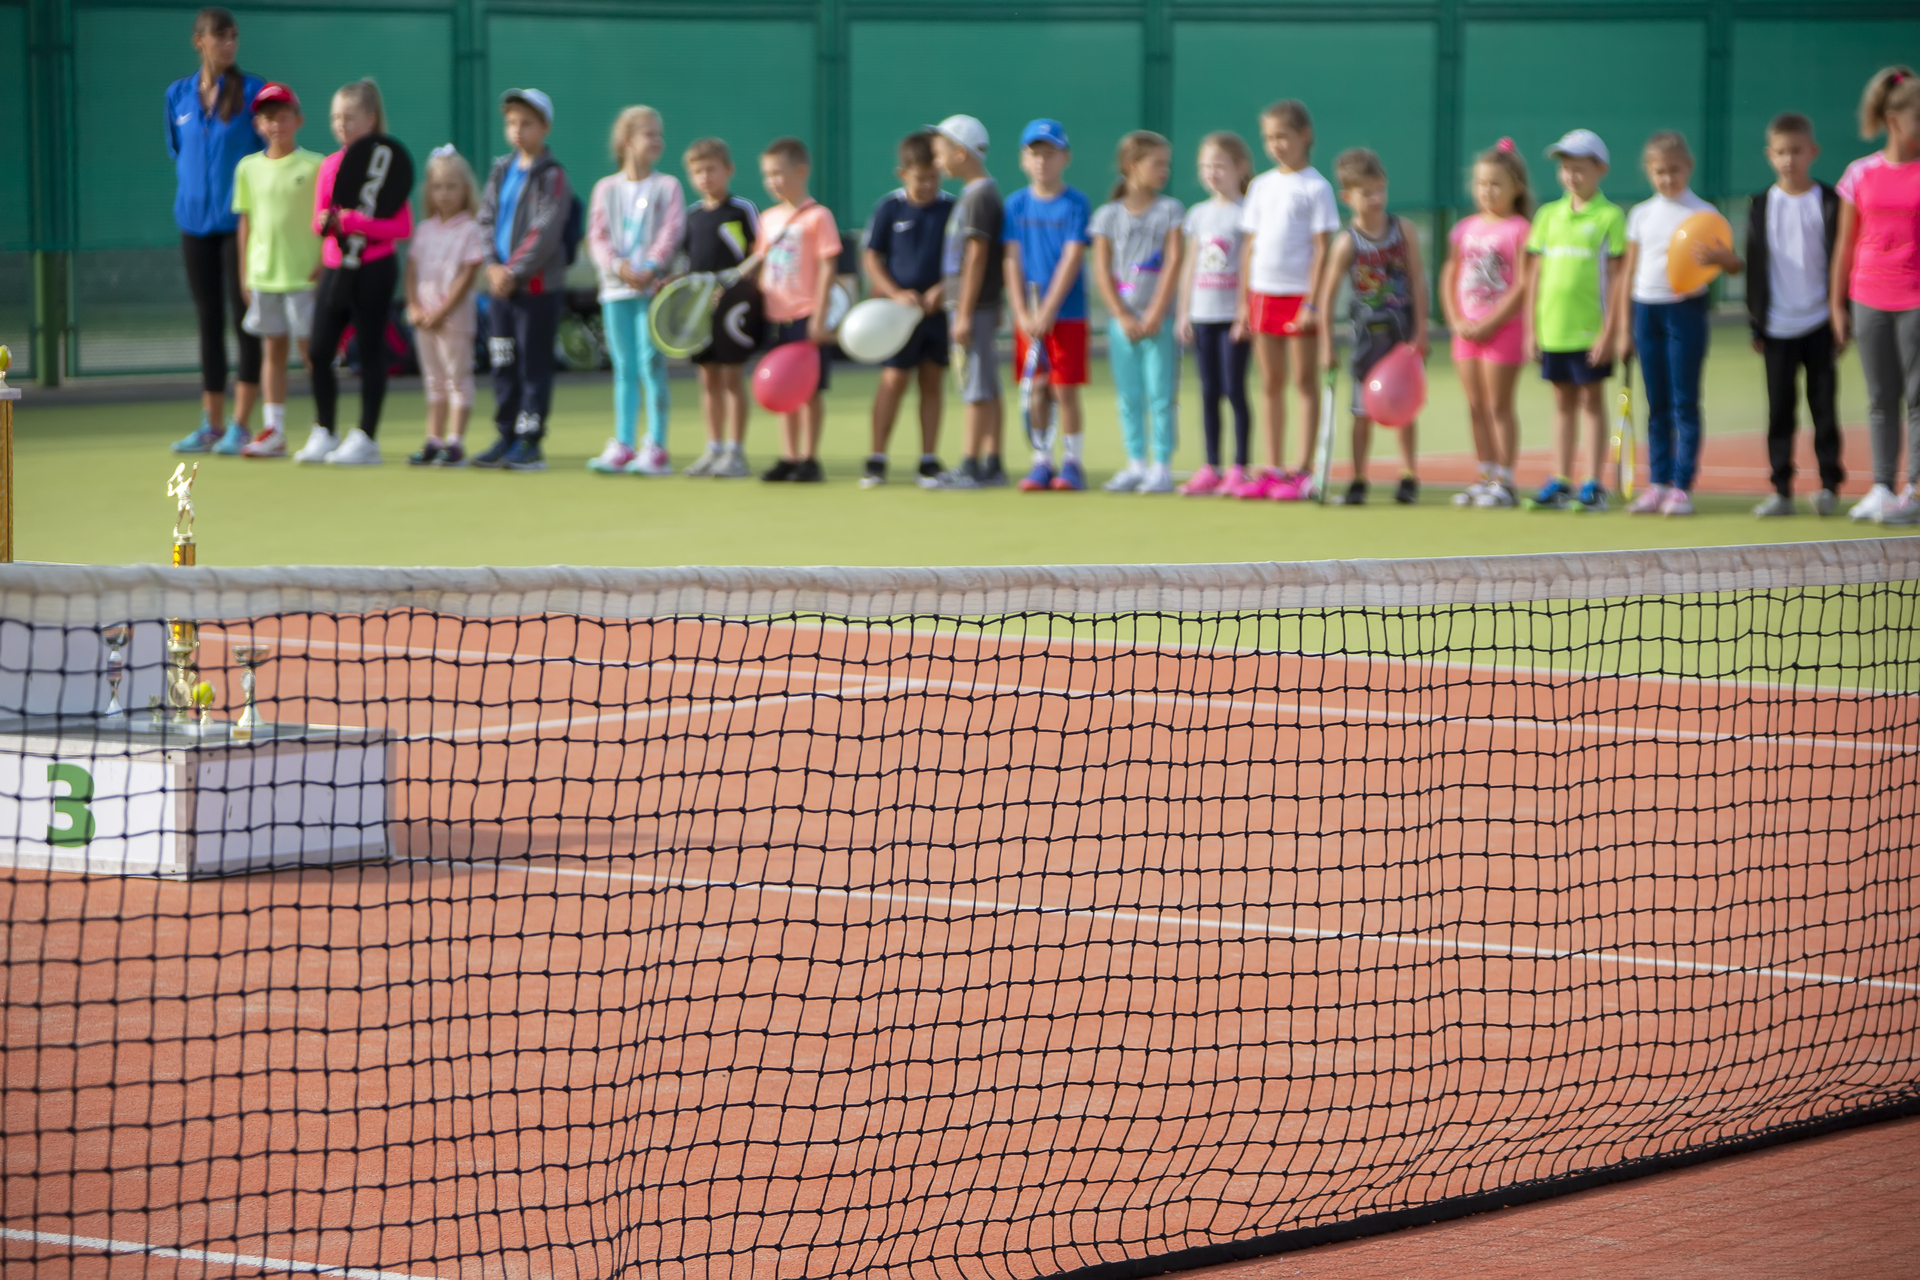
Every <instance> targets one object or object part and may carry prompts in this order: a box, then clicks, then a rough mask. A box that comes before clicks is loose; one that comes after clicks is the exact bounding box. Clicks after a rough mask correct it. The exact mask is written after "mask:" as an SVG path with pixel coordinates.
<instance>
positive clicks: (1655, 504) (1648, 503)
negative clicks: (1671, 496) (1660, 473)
mask: <svg viewBox="0 0 1920 1280" xmlns="http://www.w3.org/2000/svg"><path fill="white" fill-rule="evenodd" d="M1666 500H1667V486H1666V485H1664V484H1650V485H1648V486H1647V487H1646V488H1644V489H1642V490H1641V491H1640V492H1639V493H1637V494H1635V495H1634V496H1633V501H1632V502H1629V503H1628V504H1627V513H1628V514H1629V515H1636V516H1657V515H1659V514H1660V510H1661V506H1660V504H1661V503H1663V502H1665V501H1666Z"/></svg>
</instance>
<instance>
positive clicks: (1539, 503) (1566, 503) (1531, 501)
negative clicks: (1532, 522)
mask: <svg viewBox="0 0 1920 1280" xmlns="http://www.w3.org/2000/svg"><path fill="white" fill-rule="evenodd" d="M1572 505H1573V490H1572V489H1569V488H1568V487H1567V483H1566V481H1564V480H1561V479H1560V478H1559V477H1557V476H1556V477H1555V478H1553V479H1552V480H1549V481H1547V482H1546V483H1545V484H1543V485H1541V486H1540V491H1539V492H1538V493H1536V494H1534V495H1533V496H1532V497H1531V498H1528V499H1527V501H1526V508H1527V510H1529V511H1565V510H1566V509H1567V508H1568V507H1571V506H1572Z"/></svg>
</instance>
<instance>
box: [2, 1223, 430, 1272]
mask: <svg viewBox="0 0 1920 1280" xmlns="http://www.w3.org/2000/svg"><path fill="white" fill-rule="evenodd" d="M0 1239H5V1240H23V1241H26V1242H27V1243H30V1244H51V1245H61V1246H64V1247H66V1248H69V1249H97V1250H99V1251H101V1252H102V1253H144V1254H147V1255H148V1256H150V1257H155V1258H179V1259H180V1260H181V1261H183V1262H211V1263H214V1264H216V1265H218V1266H223V1267H255V1268H258V1269H259V1270H261V1271H285V1272H293V1273H296V1274H303V1275H318V1276H339V1277H341V1280H440V1277H438V1276H430V1275H415V1274H413V1273H411V1272H406V1271H381V1270H378V1269H376V1268H373V1267H349V1266H344V1265H336V1264H334V1263H328V1262H299V1261H296V1260H295V1259H292V1258H260V1257H254V1256H253V1255H251V1254H245V1253H217V1252H214V1251H212V1250H208V1249H180V1248H175V1247H174V1246H172V1245H164V1244H145V1243H142V1242H141V1241H138V1240H106V1239H102V1238H100V1237H98V1236H70V1235H65V1234H62V1233H61V1232H58V1231H23V1230H20V1229H19V1228H17V1227H0Z"/></svg>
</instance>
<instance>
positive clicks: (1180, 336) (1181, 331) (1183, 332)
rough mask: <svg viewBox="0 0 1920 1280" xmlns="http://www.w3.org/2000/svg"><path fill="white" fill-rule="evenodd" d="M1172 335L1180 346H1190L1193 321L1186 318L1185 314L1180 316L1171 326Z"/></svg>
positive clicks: (1191, 343)
mask: <svg viewBox="0 0 1920 1280" xmlns="http://www.w3.org/2000/svg"><path fill="white" fill-rule="evenodd" d="M1173 336H1174V339H1175V340H1176V341H1178V342H1179V343H1180V345H1181V346H1183V347H1190V346H1192V345H1193V321H1191V320H1189V319H1187V318H1186V317H1185V316H1182V317H1181V318H1180V320H1179V322H1178V323H1176V324H1175V325H1174V326H1173Z"/></svg>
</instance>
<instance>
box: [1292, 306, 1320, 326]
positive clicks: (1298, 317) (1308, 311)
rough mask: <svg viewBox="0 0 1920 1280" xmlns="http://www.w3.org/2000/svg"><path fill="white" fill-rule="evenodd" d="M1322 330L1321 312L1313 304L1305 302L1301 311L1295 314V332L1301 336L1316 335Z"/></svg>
mask: <svg viewBox="0 0 1920 1280" xmlns="http://www.w3.org/2000/svg"><path fill="white" fill-rule="evenodd" d="M1319 329H1320V311H1319V309H1318V308H1317V307H1315V306H1314V305H1313V304H1312V303H1311V302H1303V303H1301V304H1300V309H1299V310H1298V311H1296V312H1294V313H1293V331H1294V332H1295V333H1299V334H1308V333H1316V332H1318V331H1319Z"/></svg>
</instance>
